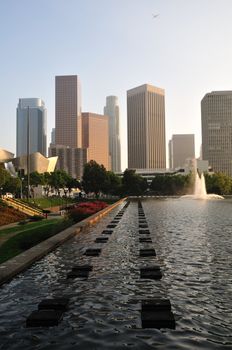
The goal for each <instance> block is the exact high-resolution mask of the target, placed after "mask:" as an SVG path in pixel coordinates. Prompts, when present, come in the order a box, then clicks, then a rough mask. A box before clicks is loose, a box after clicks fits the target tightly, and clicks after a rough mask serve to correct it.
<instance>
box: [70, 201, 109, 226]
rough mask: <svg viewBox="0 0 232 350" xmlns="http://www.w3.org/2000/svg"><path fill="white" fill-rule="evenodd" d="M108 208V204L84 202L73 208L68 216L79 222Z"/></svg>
mask: <svg viewBox="0 0 232 350" xmlns="http://www.w3.org/2000/svg"><path fill="white" fill-rule="evenodd" d="M107 206H108V205H107V203H105V202H101V201H95V202H83V203H80V204H77V205H75V206H74V207H72V208H71V209H70V210H69V212H68V216H69V217H70V218H71V219H72V220H73V221H75V222H79V221H81V220H84V219H86V218H87V217H89V216H91V215H93V214H95V213H97V212H98V211H100V210H102V209H104V208H106V207H107Z"/></svg>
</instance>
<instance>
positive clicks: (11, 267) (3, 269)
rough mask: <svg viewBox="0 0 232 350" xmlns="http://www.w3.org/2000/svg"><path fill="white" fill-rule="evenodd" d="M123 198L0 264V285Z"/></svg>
mask: <svg viewBox="0 0 232 350" xmlns="http://www.w3.org/2000/svg"><path fill="white" fill-rule="evenodd" d="M125 200H126V198H122V199H120V200H119V201H117V202H116V203H114V204H111V205H110V206H108V207H106V208H105V209H102V210H101V211H99V212H97V213H96V214H93V215H91V216H89V217H88V218H87V219H85V220H82V221H80V222H78V223H77V224H75V225H73V226H71V227H68V228H67V229H66V230H64V231H61V232H59V233H57V234H56V235H54V236H52V237H50V238H48V239H47V240H45V241H43V242H41V243H39V244H37V245H36V246H34V247H32V248H30V249H28V250H26V251H25V252H23V253H21V254H19V255H17V256H15V257H14V258H12V259H9V260H7V261H6V262H4V263H2V264H0V286H1V285H3V284H4V283H6V282H8V281H9V280H11V279H12V278H13V277H15V276H16V275H17V274H19V273H20V272H22V271H24V270H26V269H27V268H29V267H30V266H31V265H32V264H33V263H34V262H36V261H38V260H40V259H41V258H42V257H44V256H45V255H47V254H48V253H50V252H51V251H53V250H55V249H56V248H57V247H59V246H60V245H61V244H63V243H64V242H65V241H67V240H69V239H70V238H72V237H74V236H75V235H76V234H78V233H80V232H81V231H84V230H85V229H86V228H87V227H89V226H91V225H93V224H95V223H96V222H97V221H99V220H100V219H101V218H102V217H103V216H105V215H106V214H108V213H109V212H110V211H111V210H113V209H114V208H115V207H117V206H118V205H119V204H121V203H122V202H124V201H125Z"/></svg>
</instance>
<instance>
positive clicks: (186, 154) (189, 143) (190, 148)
mask: <svg viewBox="0 0 232 350" xmlns="http://www.w3.org/2000/svg"><path fill="white" fill-rule="evenodd" d="M194 158H195V141H194V135H193V134H176V135H172V139H171V140H170V141H169V167H170V169H177V168H183V167H184V166H185V163H186V160H187V159H194Z"/></svg>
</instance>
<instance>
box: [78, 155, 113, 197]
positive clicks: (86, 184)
mask: <svg viewBox="0 0 232 350" xmlns="http://www.w3.org/2000/svg"><path fill="white" fill-rule="evenodd" d="M106 181H107V172H106V169H105V167H104V166H103V165H99V164H98V163H97V162H95V161H94V160H91V161H90V162H88V163H87V164H85V166H84V174H83V178H82V185H83V188H84V190H85V192H86V193H90V192H94V193H95V195H96V197H97V198H98V197H99V193H100V192H101V191H103V190H104V186H105V184H106Z"/></svg>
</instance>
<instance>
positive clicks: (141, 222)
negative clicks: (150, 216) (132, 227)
mask: <svg viewBox="0 0 232 350" xmlns="http://www.w3.org/2000/svg"><path fill="white" fill-rule="evenodd" d="M143 224H146V225H147V220H139V225H143Z"/></svg>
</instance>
